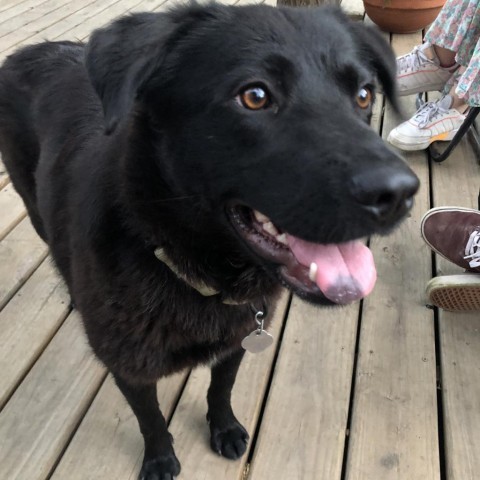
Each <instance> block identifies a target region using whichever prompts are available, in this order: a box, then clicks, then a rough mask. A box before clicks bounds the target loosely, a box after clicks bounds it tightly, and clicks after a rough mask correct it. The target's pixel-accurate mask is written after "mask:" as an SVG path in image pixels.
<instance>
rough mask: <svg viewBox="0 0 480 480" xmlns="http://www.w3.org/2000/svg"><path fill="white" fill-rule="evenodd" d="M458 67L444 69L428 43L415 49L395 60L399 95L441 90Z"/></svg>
mask: <svg viewBox="0 0 480 480" xmlns="http://www.w3.org/2000/svg"><path fill="white" fill-rule="evenodd" d="M457 68H458V65H456V64H455V65H454V66H452V67H449V68H444V67H442V66H441V65H440V61H439V59H438V58H437V55H436V54H435V50H434V48H433V47H432V46H431V45H430V44H429V43H424V44H423V45H419V46H417V47H415V48H414V49H413V50H412V51H411V52H410V53H407V54H406V55H402V56H401V57H398V58H397V82H398V93H399V95H401V96H402V95H412V94H414V93H420V92H432V91H435V90H442V88H443V87H444V85H445V84H446V83H447V81H448V79H449V78H450V77H451V76H452V74H453V73H454V71H455V70H456V69H457Z"/></svg>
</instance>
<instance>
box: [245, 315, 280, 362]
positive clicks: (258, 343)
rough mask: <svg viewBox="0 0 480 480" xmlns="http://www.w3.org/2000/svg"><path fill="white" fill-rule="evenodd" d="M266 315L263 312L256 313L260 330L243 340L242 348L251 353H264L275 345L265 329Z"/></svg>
mask: <svg viewBox="0 0 480 480" xmlns="http://www.w3.org/2000/svg"><path fill="white" fill-rule="evenodd" d="M264 310H265V309H264ZM264 319H265V314H264V313H263V312H262V311H258V312H257V313H255V321H256V322H257V325H258V328H257V329H256V330H254V331H253V332H252V333H251V334H250V335H249V336H248V337H245V338H244V339H243V340H242V347H243V348H244V349H245V350H247V352H250V353H260V352H263V351H264V350H265V349H266V348H268V347H269V346H270V345H271V344H272V343H273V337H272V336H271V335H270V334H269V333H268V332H266V331H265V330H264V329H263V322H264Z"/></svg>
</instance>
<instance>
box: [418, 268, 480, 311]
mask: <svg viewBox="0 0 480 480" xmlns="http://www.w3.org/2000/svg"><path fill="white" fill-rule="evenodd" d="M426 294H427V299H428V303H429V304H430V305H434V306H436V307H440V308H443V309H444V310H448V311H450V312H471V311H475V310H480V275H479V274H476V273H462V274H460V275H445V276H441V277H435V278H432V279H431V280H430V281H429V282H428V283H427V289H426Z"/></svg>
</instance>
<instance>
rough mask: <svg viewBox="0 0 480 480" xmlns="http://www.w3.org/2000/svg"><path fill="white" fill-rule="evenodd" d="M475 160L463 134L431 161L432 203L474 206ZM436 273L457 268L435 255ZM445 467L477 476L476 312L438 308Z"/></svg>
mask: <svg viewBox="0 0 480 480" xmlns="http://www.w3.org/2000/svg"><path fill="white" fill-rule="evenodd" d="M477 162H478V159H477V158H476V155H475V153H474V151H473V150H472V147H471V145H470V143H469V141H468V139H466V138H464V139H463V140H462V141H461V143H460V144H459V145H458V147H457V148H456V149H455V150H454V151H453V153H452V154H451V156H450V157H449V158H448V159H447V160H445V162H443V163H440V164H436V163H433V162H432V166H431V169H432V186H433V206H436V207H437V206H441V205H452V206H460V207H467V208H478V207H477V196H478V188H479V185H480V171H479V166H478V163H477ZM436 266H437V269H436V275H450V274H457V273H461V272H462V270H461V269H460V268H459V267H456V266H455V265H453V264H451V263H450V262H448V261H447V260H445V259H444V258H443V257H440V256H438V255H437V256H436ZM438 316H439V321H438V322H439V335H440V353H441V372H442V379H441V385H442V400H443V421H444V439H445V440H444V446H445V456H446V461H445V463H446V470H447V477H448V479H449V480H466V479H473V478H477V477H478V471H479V469H480V458H479V456H478V451H479V450H480V370H479V368H478V366H479V365H480V317H479V314H478V312H472V313H451V312H445V311H443V310H439V314H438Z"/></svg>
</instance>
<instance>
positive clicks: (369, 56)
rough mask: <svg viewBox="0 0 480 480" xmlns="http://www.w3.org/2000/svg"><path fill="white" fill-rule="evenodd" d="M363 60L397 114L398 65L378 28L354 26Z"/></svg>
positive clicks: (398, 110)
mask: <svg viewBox="0 0 480 480" xmlns="http://www.w3.org/2000/svg"><path fill="white" fill-rule="evenodd" d="M353 31H354V34H355V36H356V38H357V40H358V44H357V45H358V48H359V49H360V55H361V58H362V59H363V60H364V61H366V62H367V63H368V65H369V66H370V68H372V69H373V70H374V71H375V73H376V75H377V78H378V80H379V81H380V83H381V84H382V86H383V91H384V93H385V95H386V97H387V98H388V100H389V101H390V103H391V104H392V106H393V108H394V109H395V111H396V112H397V113H400V107H399V104H398V97H397V82H396V76H397V64H396V61H395V56H394V54H393V51H392V49H391V47H390V45H389V44H388V42H387V41H385V39H384V38H383V36H382V34H381V33H380V31H379V30H378V29H377V28H376V27H373V26H372V27H371V26H366V25H363V24H361V23H354V24H353Z"/></svg>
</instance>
